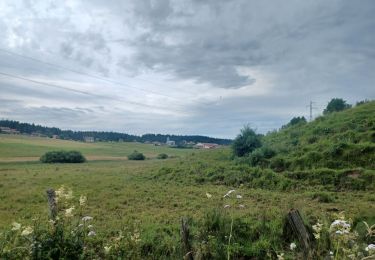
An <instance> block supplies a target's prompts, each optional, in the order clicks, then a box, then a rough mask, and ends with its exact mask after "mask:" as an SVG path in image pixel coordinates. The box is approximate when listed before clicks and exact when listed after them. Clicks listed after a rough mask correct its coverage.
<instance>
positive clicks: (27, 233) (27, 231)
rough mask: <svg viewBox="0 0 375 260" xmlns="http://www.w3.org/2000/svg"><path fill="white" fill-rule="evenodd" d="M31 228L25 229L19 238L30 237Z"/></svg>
mask: <svg viewBox="0 0 375 260" xmlns="http://www.w3.org/2000/svg"><path fill="white" fill-rule="evenodd" d="M33 231H34V230H33V228H32V227H26V228H25V229H24V230H23V231H22V233H21V236H28V235H30V234H31V233H33Z"/></svg>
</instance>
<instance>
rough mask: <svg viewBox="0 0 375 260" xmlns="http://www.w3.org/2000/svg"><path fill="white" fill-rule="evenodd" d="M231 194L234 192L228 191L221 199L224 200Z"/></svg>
mask: <svg viewBox="0 0 375 260" xmlns="http://www.w3.org/2000/svg"><path fill="white" fill-rule="evenodd" d="M233 192H235V190H230V191H228V192H227V194H225V195H224V196H223V197H224V198H226V197H229V195H230V194H231V193H233Z"/></svg>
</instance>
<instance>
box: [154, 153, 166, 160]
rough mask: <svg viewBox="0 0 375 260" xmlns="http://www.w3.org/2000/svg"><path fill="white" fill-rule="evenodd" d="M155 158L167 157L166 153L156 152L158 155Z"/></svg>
mask: <svg viewBox="0 0 375 260" xmlns="http://www.w3.org/2000/svg"><path fill="white" fill-rule="evenodd" d="M156 158H157V159H167V158H168V154H166V153H160V154H158V156H157V157H156Z"/></svg>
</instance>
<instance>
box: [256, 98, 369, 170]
mask: <svg viewBox="0 0 375 260" xmlns="http://www.w3.org/2000/svg"><path fill="white" fill-rule="evenodd" d="M263 143H264V145H265V146H266V147H268V148H270V149H272V150H274V151H275V152H276V156H274V157H273V158H271V159H266V161H263V164H266V165H267V163H268V165H269V166H270V167H271V168H272V169H274V170H277V171H283V170H304V169H311V168H322V167H324V168H332V169H343V168H350V167H363V168H368V169H374V168H375V156H374V154H375V101H372V102H368V103H365V104H361V105H359V106H356V107H354V108H351V109H347V110H344V111H341V112H335V113H332V114H328V115H325V116H321V117H318V118H316V119H315V120H314V121H312V122H310V123H303V122H301V123H298V124H296V125H292V126H289V127H284V128H282V129H280V130H279V131H277V132H273V133H269V134H267V135H266V136H265V137H264V138H263Z"/></svg>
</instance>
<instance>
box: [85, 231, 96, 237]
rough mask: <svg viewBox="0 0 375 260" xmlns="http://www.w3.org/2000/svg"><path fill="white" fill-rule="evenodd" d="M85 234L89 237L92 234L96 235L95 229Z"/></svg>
mask: <svg viewBox="0 0 375 260" xmlns="http://www.w3.org/2000/svg"><path fill="white" fill-rule="evenodd" d="M87 236H89V237H93V236H96V233H95V231H93V230H91V231H90V232H89V233H88V234H87Z"/></svg>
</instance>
